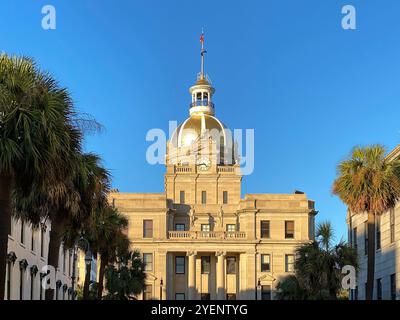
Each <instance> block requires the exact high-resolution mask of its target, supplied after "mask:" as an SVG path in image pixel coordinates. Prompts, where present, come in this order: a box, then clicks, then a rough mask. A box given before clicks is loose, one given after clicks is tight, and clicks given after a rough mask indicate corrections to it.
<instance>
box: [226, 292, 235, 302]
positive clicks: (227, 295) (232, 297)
mask: <svg viewBox="0 0 400 320" xmlns="http://www.w3.org/2000/svg"><path fill="white" fill-rule="evenodd" d="M226 300H236V294H235V293H227V294H226Z"/></svg>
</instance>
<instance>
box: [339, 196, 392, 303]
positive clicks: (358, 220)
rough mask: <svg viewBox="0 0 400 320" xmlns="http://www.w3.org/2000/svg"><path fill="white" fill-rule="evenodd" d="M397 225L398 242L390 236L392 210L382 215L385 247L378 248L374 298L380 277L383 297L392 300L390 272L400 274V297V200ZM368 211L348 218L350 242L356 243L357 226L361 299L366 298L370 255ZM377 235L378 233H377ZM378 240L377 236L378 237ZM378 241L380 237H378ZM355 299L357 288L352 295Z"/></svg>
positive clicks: (383, 244)
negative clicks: (367, 252)
mask: <svg viewBox="0 0 400 320" xmlns="http://www.w3.org/2000/svg"><path fill="white" fill-rule="evenodd" d="M394 216H395V229H394V242H391V236H390V212H386V213H384V214H383V215H382V216H381V218H380V219H381V248H380V249H377V250H376V252H375V282H374V299H377V294H378V290H377V279H381V281H382V299H384V300H390V299H391V291H390V276H391V275H392V274H396V299H397V300H400V202H399V203H398V204H397V205H396V207H395V210H394ZM366 221H367V214H366V213H364V214H356V215H353V216H351V217H349V218H348V221H347V224H348V228H349V237H350V239H349V240H350V242H351V243H352V244H353V245H355V241H356V240H355V239H354V236H353V231H351V230H353V229H354V228H355V227H357V252H358V258H359V272H358V276H357V286H358V299H359V300H364V299H365V283H366V281H367V258H368V256H367V255H366V254H365V238H364V237H365V222H366ZM375 236H376V233H375ZM375 240H376V239H375ZM375 242H376V241H375ZM351 297H352V298H353V299H354V298H355V297H354V292H353V294H352V295H351Z"/></svg>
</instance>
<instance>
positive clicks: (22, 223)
mask: <svg viewBox="0 0 400 320" xmlns="http://www.w3.org/2000/svg"><path fill="white" fill-rule="evenodd" d="M24 242H25V222H24V220H22V219H21V243H24Z"/></svg>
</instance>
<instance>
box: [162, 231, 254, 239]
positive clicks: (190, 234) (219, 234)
mask: <svg viewBox="0 0 400 320" xmlns="http://www.w3.org/2000/svg"><path fill="white" fill-rule="evenodd" d="M168 238H169V239H174V240H195V239H221V240H225V239H226V240H229V239H246V232H243V231H235V232H226V231H168Z"/></svg>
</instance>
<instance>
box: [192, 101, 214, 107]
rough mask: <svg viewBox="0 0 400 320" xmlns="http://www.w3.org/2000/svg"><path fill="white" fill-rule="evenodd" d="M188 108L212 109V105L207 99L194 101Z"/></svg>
mask: <svg viewBox="0 0 400 320" xmlns="http://www.w3.org/2000/svg"><path fill="white" fill-rule="evenodd" d="M190 107H191V108H192V107H211V108H213V109H214V103H212V102H211V101H209V100H208V99H204V100H196V101H194V102H192V103H191V104H190Z"/></svg>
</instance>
